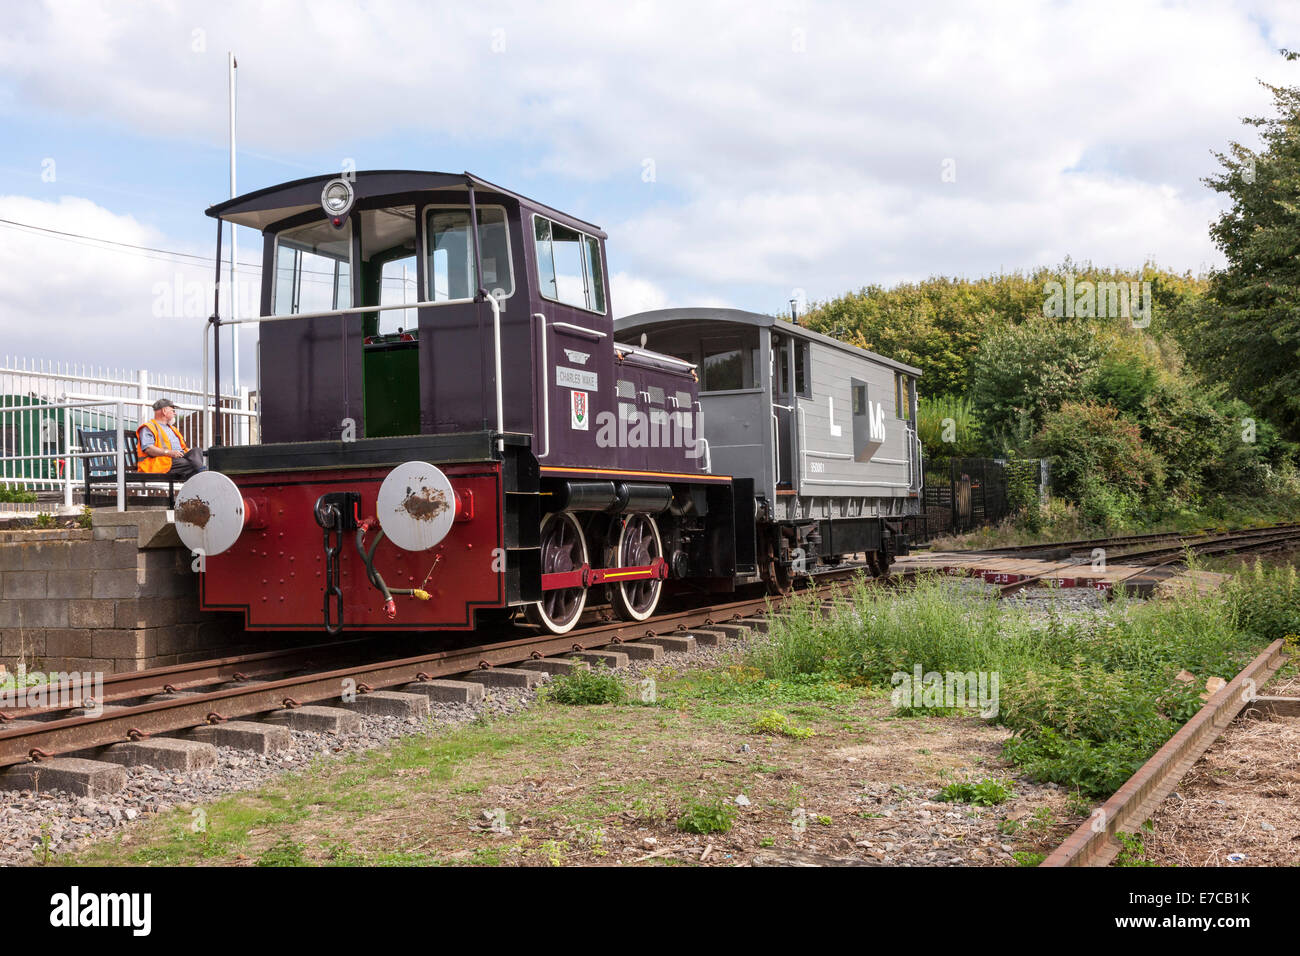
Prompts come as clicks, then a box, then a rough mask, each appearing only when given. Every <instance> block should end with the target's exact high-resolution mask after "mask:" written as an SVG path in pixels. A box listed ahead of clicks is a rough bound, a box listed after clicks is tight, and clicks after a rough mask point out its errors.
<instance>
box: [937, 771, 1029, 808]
mask: <svg viewBox="0 0 1300 956" xmlns="http://www.w3.org/2000/svg"><path fill="white" fill-rule="evenodd" d="M1014 794H1015V790H1014V789H1013V788H1012V786H1011V784H1010V783H1006V782H1003V781H1001V780H994V779H993V778H992V777H987V778H985V779H984V780H980V781H979V782H977V783H971V782H970V781H963V782H961V783H950V784H948V786H946V787H944V788H943V789H942V790H940V791H939V793H938V794H937V795H936V796H935V799H936V800H942V801H943V802H944V803H969V804H971V805H973V806H977V807H994V806H997V805H998V804H999V803H1005V802H1006V801H1007V800H1009V799H1010V798H1011V797H1012V796H1013V795H1014Z"/></svg>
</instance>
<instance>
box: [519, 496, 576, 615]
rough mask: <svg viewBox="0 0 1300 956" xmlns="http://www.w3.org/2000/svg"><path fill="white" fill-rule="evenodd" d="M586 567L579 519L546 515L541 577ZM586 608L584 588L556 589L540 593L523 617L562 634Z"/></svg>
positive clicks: (543, 532)
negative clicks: (536, 600)
mask: <svg viewBox="0 0 1300 956" xmlns="http://www.w3.org/2000/svg"><path fill="white" fill-rule="evenodd" d="M588 563H589V560H588V556H587V538H586V536H585V535H584V534H583V533H582V525H580V524H579V523H578V519H577V518H576V517H575V516H574V515H573V514H572V513H570V512H568V511H561V512H557V513H553V514H549V515H547V516H546V519H545V520H544V521H543V522H542V574H562V573H564V572H566V571H577V570H578V569H580V568H581V567H582V566H583V565H584V564H588ZM586 606H587V589H586V588H585V587H576V588H557V589H555V590H553V591H543V592H542V599H541V600H540V601H538V602H537V603H536V604H529V605H528V606H527V607H526V608H525V609H524V616H525V617H526V618H527V619H528V622H529V623H530V624H535V625H536V626H538V627H540V628H542V629H543V630H545V631H549V632H550V633H552V634H564V633H567V632H568V631H571V630H573V627H574V625H575V624H577V623H578V619H579V618H581V617H582V612H583V609H584V608H586Z"/></svg>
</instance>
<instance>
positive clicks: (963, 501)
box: [910, 458, 1047, 543]
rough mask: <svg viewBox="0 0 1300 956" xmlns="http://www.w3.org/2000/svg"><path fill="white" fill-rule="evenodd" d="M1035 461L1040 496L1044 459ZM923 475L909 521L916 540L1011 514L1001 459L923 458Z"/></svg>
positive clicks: (955, 532)
mask: <svg viewBox="0 0 1300 956" xmlns="http://www.w3.org/2000/svg"><path fill="white" fill-rule="evenodd" d="M1037 464H1038V479H1037V484H1038V488H1039V495H1040V497H1041V496H1042V494H1043V489H1044V487H1045V482H1046V468H1047V462H1045V461H1040V462H1038V463H1037ZM924 474H925V488H924V492H923V494H922V497H921V513H920V514H919V515H917V516H916V517H914V518H913V519H912V520H911V528H910V533H911V535H912V538H913V540H915V541H917V542H918V543H919V542H922V541H929V540H930V539H931V538H934V537H936V536H938V535H941V534H961V533H962V532H965V531H970V530H971V529H972V528H975V527H978V526H980V525H986V524H995V523H997V522H998V521H1001V520H1002V519H1003V518H1006V517H1008V516H1009V515H1010V514H1011V504H1010V501H1009V498H1008V494H1007V485H1008V477H1009V476H1008V474H1007V463H1006V461H1005V460H1003V459H1000V458H935V459H926V460H925V462H924Z"/></svg>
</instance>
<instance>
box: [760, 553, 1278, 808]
mask: <svg viewBox="0 0 1300 956" xmlns="http://www.w3.org/2000/svg"><path fill="white" fill-rule="evenodd" d="M1294 633H1300V581H1298V580H1297V575H1296V573H1295V571H1294V569H1289V568H1283V569H1280V570H1273V571H1269V570H1266V569H1264V568H1263V567H1262V566H1261V567H1259V568H1258V569H1257V570H1252V571H1250V572H1248V573H1244V574H1241V575H1238V576H1237V578H1235V579H1234V580H1233V581H1231V582H1230V583H1229V584H1228V585H1227V586H1226V587H1225V588H1224V589H1222V590H1221V591H1219V592H1214V593H1210V594H1203V595H1196V594H1190V593H1183V594H1179V595H1177V596H1175V597H1171V598H1169V599H1168V600H1162V601H1158V602H1145V603H1130V602H1127V601H1125V600H1123V599H1117V600H1116V601H1115V602H1113V603H1112V604H1111V605H1110V606H1109V608H1108V609H1107V610H1106V612H1105V613H1104V615H1102V616H1101V617H1100V618H1098V619H1091V618H1088V619H1062V618H1059V617H1057V616H1056V615H1052V614H1049V617H1048V619H1047V621H1046V623H1043V622H1042V621H1041V620H1040V619H1037V618H1036V617H1035V616H1034V615H1033V614H1032V613H1031V612H1029V611H1028V610H1026V609H1024V608H1020V607H1016V606H1014V605H1008V604H1005V603H1002V602H999V601H997V600H996V599H995V598H992V597H990V596H985V595H983V594H970V593H965V592H959V591H954V590H952V589H951V588H950V587H948V586H947V585H946V584H945V583H944V582H943V581H942V580H941V579H939V578H936V577H922V578H921V579H920V580H919V581H918V582H917V583H916V585H915V586H914V587H912V588H910V589H908V590H906V591H903V592H896V591H890V592H883V591H880V590H877V589H873V588H870V587H869V586H867V585H865V583H862V584H859V585H858V586H857V587H856V588H854V589H853V591H852V592H851V598H850V600H848V601H845V602H843V603H842V604H841V605H840V606H839V607H838V608H837V609H836V610H835V611H834V612H833V613H832V614H831V616H830V617H829V618H823V617H822V616H821V614H820V608H819V606H818V604H817V603H815V602H814V601H812V600H811V599H808V600H805V601H802V602H800V601H797V600H796V601H794V602H791V603H789V604H787V606H786V610H785V613H783V614H782V616H781V617H780V618H777V619H774V626H773V629H772V631H771V633H770V634H769V636H768V639H767V640H765V641H763V642H760V643H758V644H756V645H753V646H751V647H750V648H749V649H748V650H747V651H746V664H747V665H748V666H749V667H752V668H754V669H755V670H756V671H758V672H759V673H760V674H762V675H763V676H764V677H766V678H767V679H768V680H769V681H772V680H776V681H783V682H785V681H793V680H796V679H799V678H800V677H801V675H802V676H807V675H820V677H821V679H823V680H829V679H838V680H841V681H845V682H847V683H849V684H853V685H858V686H867V687H872V688H877V689H879V690H881V691H888V690H889V689H890V688H891V687H893V686H895V685H896V678H898V677H899V676H900V675H904V676H905V675H911V674H913V673H914V670H915V668H916V667H918V666H919V667H920V668H921V670H922V671H923V672H932V671H933V672H940V673H950V672H958V673H961V674H970V673H971V672H976V673H987V674H990V675H992V674H997V675H999V691H998V695H997V702H996V714H995V715H994V716H993V718H992V719H993V720H995V721H997V722H998V723H1001V724H1002V725H1004V726H1006V727H1007V728H1008V729H1010V730H1011V731H1012V732H1013V736H1012V738H1011V739H1010V740H1009V741H1008V743H1007V744H1006V746H1005V753H1006V756H1007V757H1008V758H1009V759H1011V760H1012V761H1013V762H1015V763H1016V764H1018V765H1019V766H1020V768H1021V770H1022V771H1023V772H1024V773H1025V774H1026V775H1027V776H1029V777H1030V778H1031V779H1034V780H1040V781H1053V782H1056V783H1061V784H1065V785H1067V786H1069V787H1070V788H1071V789H1074V790H1077V791H1078V792H1079V793H1080V794H1081V795H1083V796H1087V797H1104V796H1108V795H1109V794H1110V793H1112V792H1114V790H1115V789H1117V788H1118V787H1119V786H1120V785H1121V784H1122V783H1123V782H1124V781H1125V780H1126V779H1128V777H1130V776H1131V775H1132V774H1133V773H1134V771H1136V770H1137V769H1138V767H1140V766H1141V765H1142V764H1143V763H1144V762H1145V761H1146V760H1147V759H1148V758H1149V757H1150V756H1151V754H1153V753H1154V752H1155V751H1156V750H1157V749H1159V747H1160V746H1161V745H1162V744H1163V743H1164V742H1165V741H1166V740H1168V739H1169V738H1170V737H1171V736H1172V735H1173V734H1174V733H1175V731H1177V729H1178V728H1179V727H1180V726H1182V724H1183V723H1184V722H1186V721H1187V720H1188V719H1189V718H1190V717H1191V716H1192V715H1193V714H1194V713H1196V711H1197V710H1198V709H1199V707H1200V705H1201V701H1200V697H1199V691H1200V688H1201V687H1203V686H1204V681H1205V679H1206V678H1208V677H1211V676H1222V677H1231V676H1232V675H1234V674H1236V673H1237V672H1238V671H1239V670H1240V669H1241V668H1242V667H1243V666H1244V665H1245V663H1246V662H1248V661H1249V660H1250V659H1251V658H1252V657H1253V656H1254V655H1255V654H1257V653H1258V652H1259V649H1260V648H1261V646H1263V645H1264V644H1265V643H1267V642H1269V641H1272V640H1275V639H1276V638H1278V637H1281V636H1283V635H1285V634H1294ZM1184 669H1186V670H1187V671H1189V672H1191V673H1192V674H1193V675H1195V676H1196V678H1197V683H1196V685H1195V686H1194V687H1189V686H1186V685H1184V684H1182V683H1181V682H1179V681H1178V680H1176V675H1177V674H1178V673H1179V672H1180V671H1181V670H1184ZM923 710H926V708H919V709H914V711H915V712H918V713H919V712H921V711H923ZM929 712H930V713H934V711H933V710H930V711H929ZM969 712H970V713H974V711H973V710H971V711H969ZM899 713H900V715H904V714H903V711H901V710H900V711H899ZM904 716H905V715H904Z"/></svg>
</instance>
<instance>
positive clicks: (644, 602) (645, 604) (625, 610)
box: [610, 514, 664, 621]
mask: <svg viewBox="0 0 1300 956" xmlns="http://www.w3.org/2000/svg"><path fill="white" fill-rule="evenodd" d="M663 556H664V546H663V539H662V538H660V537H659V526H658V525H657V524H656V523H655V519H654V518H652V517H650V516H649V515H644V514H633V515H628V518H627V520H626V521H624V522H623V528H622V530H621V531H619V534H618V545H617V546H616V548H615V550H614V558H615V561H614V563H613V565H612V566H613V567H619V568H635V567H644V566H645V565H647V564H651V563H653V562H654V560H655V558H662V557H663ZM663 589H664V582H663V580H662V579H660V578H641V579H639V580H636V581H625V582H623V583H622V584H616V585H614V586H613V587H611V588H610V603H611V604H613V606H614V613H615V614H617V615H618V616H619V617H621V618H622V619H623V620H625V621H644V620H645V619H646V618H648V617H650V615H652V614H654V612H655V608H657V607H658V606H659V596H660V595H661V594H662V593H663Z"/></svg>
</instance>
